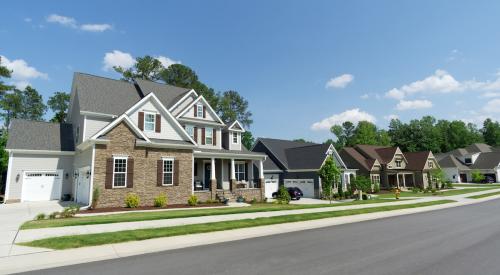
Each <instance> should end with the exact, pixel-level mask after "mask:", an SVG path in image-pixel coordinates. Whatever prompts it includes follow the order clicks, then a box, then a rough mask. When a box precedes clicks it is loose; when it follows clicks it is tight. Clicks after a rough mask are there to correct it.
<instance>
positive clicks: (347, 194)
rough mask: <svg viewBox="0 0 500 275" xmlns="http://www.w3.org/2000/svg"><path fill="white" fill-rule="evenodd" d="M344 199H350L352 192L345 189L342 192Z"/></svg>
mask: <svg viewBox="0 0 500 275" xmlns="http://www.w3.org/2000/svg"><path fill="white" fill-rule="evenodd" d="M344 197H345V198H346V199H350V198H351V197H352V192H351V190H349V189H347V190H346V191H345V192H344Z"/></svg>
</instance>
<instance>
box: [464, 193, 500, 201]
mask: <svg viewBox="0 0 500 275" xmlns="http://www.w3.org/2000/svg"><path fill="white" fill-rule="evenodd" d="M496 195H500V191H499V192H493V193H486V194H482V195H475V196H470V197H467V198H468V199H481V198H486V197H491V196H496Z"/></svg>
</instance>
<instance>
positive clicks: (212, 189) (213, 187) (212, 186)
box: [210, 180, 217, 200]
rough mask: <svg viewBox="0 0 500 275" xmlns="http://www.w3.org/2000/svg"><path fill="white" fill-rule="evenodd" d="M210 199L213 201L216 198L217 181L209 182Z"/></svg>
mask: <svg viewBox="0 0 500 275" xmlns="http://www.w3.org/2000/svg"><path fill="white" fill-rule="evenodd" d="M210 193H211V199H212V200H215V199H216V196H217V180H210Z"/></svg>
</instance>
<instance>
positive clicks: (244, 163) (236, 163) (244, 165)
mask: <svg viewBox="0 0 500 275" xmlns="http://www.w3.org/2000/svg"><path fill="white" fill-rule="evenodd" d="M246 163H247V162H246V161H241V160H238V161H236V160H235V161H234V179H235V180H238V177H237V176H236V175H237V174H238V173H237V172H236V166H237V165H241V164H243V179H242V180H239V181H242V182H244V181H245V178H247V172H248V171H247V170H246ZM240 174H241V172H240ZM248 179H250V177H248Z"/></svg>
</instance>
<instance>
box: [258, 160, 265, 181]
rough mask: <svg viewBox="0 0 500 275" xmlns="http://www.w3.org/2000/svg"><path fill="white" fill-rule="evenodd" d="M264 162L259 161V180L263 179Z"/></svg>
mask: <svg viewBox="0 0 500 275" xmlns="http://www.w3.org/2000/svg"><path fill="white" fill-rule="evenodd" d="M263 163H264V162H263V161H262V160H259V178H260V179H263V178H264V164H263Z"/></svg>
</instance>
